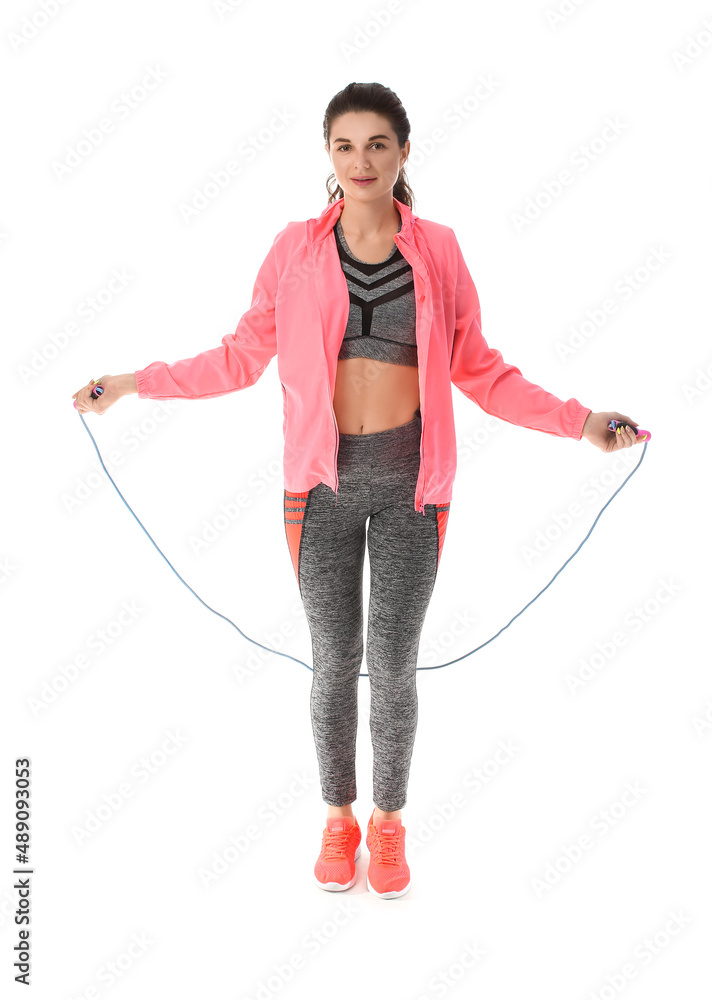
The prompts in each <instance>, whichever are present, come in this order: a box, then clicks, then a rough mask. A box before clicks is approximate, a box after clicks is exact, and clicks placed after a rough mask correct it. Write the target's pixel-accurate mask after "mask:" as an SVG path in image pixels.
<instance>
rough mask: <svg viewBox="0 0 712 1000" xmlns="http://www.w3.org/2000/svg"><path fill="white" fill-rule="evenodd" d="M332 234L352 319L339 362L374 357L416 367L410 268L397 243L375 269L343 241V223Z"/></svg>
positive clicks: (343, 342)
mask: <svg viewBox="0 0 712 1000" xmlns="http://www.w3.org/2000/svg"><path fill="white" fill-rule="evenodd" d="M398 231H399V232H400V226H399V227H398ZM334 234H335V235H334V239H335V240H336V247H337V249H338V251H339V258H340V260H341V269H342V271H343V272H344V275H345V277H346V284H347V285H348V289H349V318H348V322H347V324H346V330H345V331H344V339H343V341H342V344H341V349H340V350H339V360H341V359H343V358H373V359H374V360H376V361H388V362H390V363H391V364H394V365H414V366H415V367H416V368H417V366H418V347H417V344H416V339H415V286H414V284H413V269H412V267H411V266H410V264H409V263H408V261H407V260H406V259H405V257H404V256H403V254H402V253H401V252H400V250H399V249H398V247H397V246H396V245H395V244H394V245H393V249H392V250H391V252H390V253H389V254H388V256H387V257H386V259H385V260H381V261H379V262H378V263H377V264H368V263H366V261H363V260H359V259H358V257H354V255H353V254H352V253H351V251H350V250H349V248H348V245H347V243H346V240H345V239H344V233H343V230H342V228H341V219H338V220H337V222H336V225H335V226H334Z"/></svg>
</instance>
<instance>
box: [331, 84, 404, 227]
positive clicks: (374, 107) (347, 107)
mask: <svg viewBox="0 0 712 1000" xmlns="http://www.w3.org/2000/svg"><path fill="white" fill-rule="evenodd" d="M351 111H373V112H374V113H375V114H377V115H381V116H382V117H383V118H387V119H388V121H389V122H390V125H391V128H392V129H393V131H394V132H395V134H396V137H397V139H398V145H399V146H400V148H401V149H403V147H404V146H405V144H406V140H407V139H408V138H409V136H410V122H409V121H408V116H407V115H406V113H405V108H404V107H403V105H402V104H401V102H400V100H399V98H398V95H397V94H395V93H394V92H393V91H392V90H391V88H390V87H384V86H383V84H381V83H350V84H348V86H346V87H344V89H343V90H340V91H339V92H338V94H335V95H334V96H333V97H332V98H331V100H330V101H329V104H328V106H327V109H326V112H325V114H324V142H326V143H327V145H328V144H329V135H330V133H331V126H332V124H333V122H334V119H335V118H339V117H340V116H341V115H345V114H348V113H349V112H351ZM332 177H336V175H335V174H334V173H333V171H332V173H330V174H329V177H328V178H327V181H326V190H327V193H328V195H329V201H328V202H327V204H329V205H330V204H331V203H332V202H334V201H337V200H338V199H339V198H341V197H343V194H344V192H343V189H342V188H341V185H340V184H337V185H336V188H335V189H334V190H332V189H331V187H330V186H329V181H330V180H331V178H332ZM393 197H394V198H397V199H398V201H401V202H403V204H405V205H407V206H408V208H410V209H412V208H413V203H414V201H415V198H414V197H413V192H412V191H411V189H410V185H409V184H408V181H407V179H406V176H405V169H404V168H403V167H401V169H400V172H399V174H398V179H397V180H396V182H395V184H394V185H393Z"/></svg>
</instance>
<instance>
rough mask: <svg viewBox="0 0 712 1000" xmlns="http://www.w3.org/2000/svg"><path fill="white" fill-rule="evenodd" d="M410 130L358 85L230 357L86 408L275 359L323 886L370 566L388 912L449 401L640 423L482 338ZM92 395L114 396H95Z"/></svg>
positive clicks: (451, 439)
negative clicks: (327, 170)
mask: <svg viewBox="0 0 712 1000" xmlns="http://www.w3.org/2000/svg"><path fill="white" fill-rule="evenodd" d="M409 134H410V123H409V121H408V118H407V116H406V113H405V110H404V108H403V105H402V104H401V102H400V101H399V99H398V97H397V96H396V94H395V93H394V92H393V91H392V90H390V89H389V88H388V87H384V86H382V85H381V84H378V83H351V84H349V85H348V86H347V87H345V88H344V90H342V91H340V92H339V93H338V94H336V95H335V97H334V98H333V99H332V100H331V101H330V103H329V105H328V107H327V109H326V113H325V116H324V139H325V149H326V152H327V154H328V156H329V159H330V161H331V164H332V166H333V174H331V175H330V177H329V180H330V179H331V177H335V179H336V186H335V190H331V188H330V185H329V180H327V185H326V186H327V193H328V195H329V200H328V204H327V207H326V208H325V209H324V210H323V211H322V213H321V215H319V216H318V217H316V218H312V219H308V220H306V221H304V222H290V223H289V224H288V225H287V226H286V227H285V228H284V229H283V230H282V231H281V232H280V233H278V234H277V236H276V237H275V239H274V242H273V244H272V247H271V249H270V251H269V253H268V254H267V257H266V258H265V260H264V261H263V263H262V265H261V267H260V270H259V273H258V275H257V280H256V283H255V287H254V293H253V298H252V305H251V307H250V309H249V310H248V312H246V313H245V314H244V315H243V316H242V318H241V319H240V321H239V323H238V326H237V330H236V332H235V333H234V334H232V335H227V336H225V337H224V338H223V340H222V344H221V346H220V347H215V348H213V349H211V350H208V351H204V352H203V353H202V354H198V355H197V356H196V357H194V358H188V359H185V360H182V361H176V362H174V363H172V364H166V363H165V362H163V361H155V362H153V363H152V364H150V365H148V366H147V367H146V368H143V369H141V370H139V371H136V372H133V373H129V374H125V375H113V376H112V375H105V376H103V377H102V378H101V379H97V380H94V381H92V382H90V383H88V385H86V386H84V387H83V388H82V389H80V390H79V391H78V392H76V393H75V394H74V397H73V398H74V399H75V406H76V407H77V409H78V410H79V411H80V412H81V413H90V412H91V413H99V414H101V413H104V412H106V410H107V409H108V407H109V406H111V405H113V403H115V402H116V400H118V399H119V398H121V397H122V396H124V395H127V394H130V393H138V396H139V398H140V399H205V398H208V397H211V396H220V395H223V394H225V393H228V392H235V391H236V390H238V389H244V388H246V387H247V386H250V385H253V384H254V383H255V382H256V381H257V379H258V378H259V377H260V375H262V373H263V372H264V370H265V368H266V367H267V365H268V364H269V362H270V360H271V359H272V358H273V357H274V356H275V355H277V364H278V370H279V377H280V382H281V386H282V394H283V406H284V445H285V447H284V485H285V489H284V524H285V535H286V540H287V544H288V548H289V554H290V558H291V561H292V566H293V568H294V572H295V576H296V581H297V585H298V587H299V591H300V595H301V599H302V601H303V603H304V608H305V612H306V616H307V621H308V624H309V629H310V633H311V640H312V650H313V669H314V673H313V680H312V688H311V701H310V708H311V720H312V728H313V733H314V740H315V745H316V753H317V759H318V765H319V775H320V782H321V789H322V798H323V800H324V802H325V803H326V804H327V806H328V809H327V814H326V828H325V829H324V831H323V834H322V844H321V851H320V854H319V857H318V860H317V862H316V864H315V866H314V877H315V879H316V882H317V884H318V885H319V886H320V887H321V888H323V889H330V890H343V889H348V888H349V887H350V886H352V885H353V884H354V882H355V880H356V874H355V859H356V858H357V857H358V855H359V853H360V846H359V845H360V842H361V829H360V827H359V824H358V821H357V820H356V818H355V816H354V814H353V810H352V805H353V802H354V801H355V799H356V775H355V745H356V726H357V687H358V675H359V673H360V670H361V667H362V659H363V653H364V640H363V564H364V555H365V550H366V540H367V539H368V552H369V565H370V575H371V589H370V597H369V614H368V631H367V638H366V647H365V654H366V663H367V669H368V674H369V683H370V696H371V702H370V730H371V739H372V745H373V801H374V809H373V811H372V813H371V816H370V817H369V820H368V825H367V833H366V844H367V847H368V849H369V852H370V860H369V866H368V875H367V884H368V888H369V889H370V890H371V891H372V892H374V893H376V895H378V896H381V897H383V898H386V899H389V898H392V897H395V896H401V895H403V893H405V892H407V890H408V889H409V887H410V871H409V868H408V864H407V862H406V858H405V827H404V826H403V823H402V819H401V810H402V808H403V806H404V805H405V802H406V793H407V787H408V776H409V770H410V761H411V754H412V750H413V745H414V739H415V730H416V723H417V717H418V708H417V692H416V672H415V671H416V660H417V654H418V647H419V642H420V635H421V630H422V627H423V622H424V618H425V613H426V610H427V607H428V604H429V602H430V598H431V595H432V592H433V587H434V584H435V577H436V574H437V569H438V565H439V562H440V557H441V554H442V548H443V542H444V537H445V529H446V526H447V520H448V510H449V506H450V498H451V494H452V485H453V480H454V477H455V466H456V439H455V426H454V420H453V406H452V389H451V384H454V385H456V386H457V387H458V388H459V389H460V390H461V391H462V392H463V393H464V394H465V395H466V396H467V397H468V398H469V399H471V400H473V402H475V403H477V404H478V405H479V406H480V407H481V408H482V409H483V410H485V412H487V413H490V414H493V415H494V416H497V417H499V418H501V419H502V420H507V421H509V422H510V423H514V424H518V425H520V426H522V427H528V428H531V429H533V430H539V431H542V432H544V433H548V434H555V435H558V436H560V437H571V438H575V439H577V440H580V439H581V438H582V437H584V438H586V439H587V440H588V441H590V442H591V443H592V444H594V445H595V446H596V447H598V448H600V449H602V450H603V451H612V450H615V449H620V448H629V447H631V446H632V445H633V444H636V443H639V442H637V441H636V433H635V431H634V430H632V429H630V428H629V427H628V426H626V427H625V428H619V431H618V432H617V433H615V434H614V433H613V432H612V431H610V430H608V427H607V424H608V422H609V420H611V419H616V420H619V421H623V422H624V423H626V424H627V425H631V426H635V423H636V422H635V421H633V420H631V419H630V418H629V417H626V416H624V415H623V414H620V413H616V412H610V413H607V412H601V413H594V412H592V411H591V410H590V409H587V408H586V407H584V406H583V405H582V404H581V403H579V402H578V400H576V399H573V398H572V399H569V400H567V401H563V400H561V399H559V398H557V397H556V396H554V395H552V394H551V393H549V392H547V391H546V390H545V389H543V388H541V387H540V386H538V385H535V384H533V383H531V382H528V381H527V380H526V379H525V378H523V377H522V374H521V372H520V371H519V369H518V368H516V367H515V366H514V365H512V364H506V363H505V362H504V361H503V358H502V355H501V354H500V352H499V351H497V350H494V349H493V348H490V347H488V345H487V343H486V342H485V340H484V338H483V336H482V332H481V329H480V306H479V300H478V296H477V291H476V289H475V286H474V283H473V281H472V278H471V277H470V274H469V271H468V269H467V266H466V264H465V261H464V259H463V256H462V252H461V250H460V247H459V245H458V243H457V240H456V238H455V234H454V232H453V230H452V229H451V228H450V227H448V226H444V225H441V224H439V223H436V222H431V221H427V220H425V219H421V218H419V217H418V216H417V215H415V214H414V213H413V211H412V208H413V198H412V192H411V190H410V187H409V185H408V182H407V180H406V177H405V169H404V168H405V163H406V160H407V159H408V154H409V151H410V142H409V139H408V136H409ZM95 382H101V384H102V386H103V387H104V393H103V395H101V396H100V397H99V398H98V399H96V400H94V399H92V397H91V395H90V394H91V390H92V387H93V385H94V384H95Z"/></svg>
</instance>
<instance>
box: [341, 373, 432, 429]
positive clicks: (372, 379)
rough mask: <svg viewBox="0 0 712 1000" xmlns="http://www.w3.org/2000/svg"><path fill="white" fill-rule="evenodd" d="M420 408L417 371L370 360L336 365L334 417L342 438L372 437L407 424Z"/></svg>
mask: <svg viewBox="0 0 712 1000" xmlns="http://www.w3.org/2000/svg"><path fill="white" fill-rule="evenodd" d="M419 406H420V387H419V385H418V369H417V368H416V367H415V366H414V365H392V364H390V363H388V362H385V361H374V360H373V359H371V358H346V359H344V360H342V361H338V362H337V366H336V387H335V390H334V413H335V414H336V423H337V426H338V428H339V433H341V434H373V433H375V432H377V431H387V430H389V429H390V428H391V427H399V426H400V425H401V424H407V423H408V422H409V421H410V420H412V419H413V417H414V416H415V411H416V410H417V409H418V408H419Z"/></svg>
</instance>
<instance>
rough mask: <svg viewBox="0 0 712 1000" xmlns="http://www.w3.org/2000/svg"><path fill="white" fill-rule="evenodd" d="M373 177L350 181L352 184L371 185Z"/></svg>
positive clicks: (357, 178) (354, 178)
mask: <svg viewBox="0 0 712 1000" xmlns="http://www.w3.org/2000/svg"><path fill="white" fill-rule="evenodd" d="M375 179H376V178H375V177H352V178H351V180H352V181H353V183H354V184H362V185H363V184H373V182H374V181H375Z"/></svg>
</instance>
